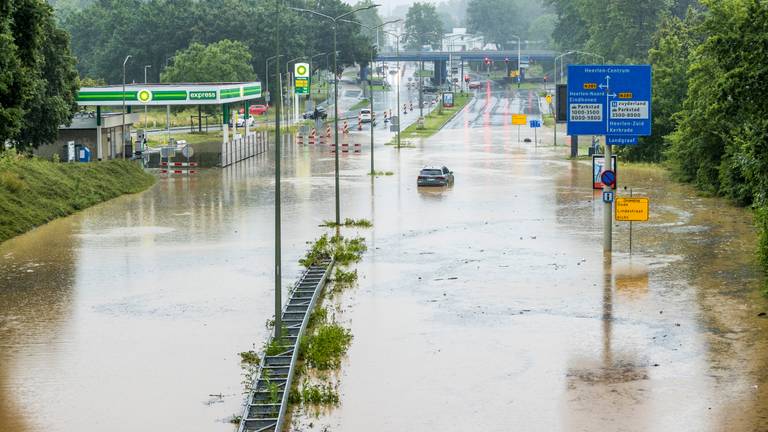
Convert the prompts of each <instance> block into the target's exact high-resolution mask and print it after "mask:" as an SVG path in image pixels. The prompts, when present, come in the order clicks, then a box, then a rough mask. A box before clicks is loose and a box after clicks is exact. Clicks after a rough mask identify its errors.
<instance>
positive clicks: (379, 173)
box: [368, 171, 395, 177]
mask: <svg viewBox="0 0 768 432" xmlns="http://www.w3.org/2000/svg"><path fill="white" fill-rule="evenodd" d="M368 175H374V176H376V177H379V176H391V175H395V173H394V172H392V171H376V172H374V173H368Z"/></svg>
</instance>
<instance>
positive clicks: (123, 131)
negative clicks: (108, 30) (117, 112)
mask: <svg viewBox="0 0 768 432" xmlns="http://www.w3.org/2000/svg"><path fill="white" fill-rule="evenodd" d="M131 57H133V56H131V55H128V56H126V57H125V60H124V61H123V127H122V129H121V130H120V134H121V135H122V138H121V139H120V144H121V145H122V146H123V151H122V153H123V160H125V135H126V134H125V65H126V64H128V60H130V58H131Z"/></svg>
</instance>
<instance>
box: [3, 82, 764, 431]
mask: <svg viewBox="0 0 768 432" xmlns="http://www.w3.org/2000/svg"><path fill="white" fill-rule="evenodd" d="M531 93H532V91H529V90H520V91H517V90H516V89H507V88H503V87H498V86H492V85H491V86H488V87H486V88H485V89H481V90H479V91H477V97H476V99H475V100H474V101H473V102H472V103H471V104H470V105H469V106H468V107H467V108H466V109H465V110H464V111H463V112H461V113H459V114H458V115H457V116H456V117H455V118H454V119H453V120H452V121H451V122H450V123H449V125H448V126H447V127H446V128H445V129H444V130H443V131H441V132H440V133H438V134H437V135H435V136H433V137H431V138H428V139H425V140H417V141H413V142H411V143H409V144H410V145H409V146H408V147H404V148H403V149H400V150H399V151H398V150H396V149H394V148H392V147H391V146H384V145H378V147H377V150H376V163H377V167H376V168H377V170H383V171H392V172H394V175H392V176H382V177H378V178H376V179H374V180H373V181H372V180H371V178H370V177H369V176H368V175H367V170H368V169H369V163H370V162H369V156H370V154H369V153H368V152H367V151H368V150H367V147H363V150H362V153H361V154H359V155H356V154H354V153H353V154H345V155H342V156H341V162H342V163H341V172H340V174H341V191H342V195H341V202H342V218H344V217H354V218H367V219H370V220H372V221H373V223H374V228H373V229H371V230H360V231H359V234H360V235H364V236H365V237H366V238H367V242H368V246H369V252H368V253H366V255H365V256H364V258H363V261H362V262H361V263H360V265H359V273H360V276H361V279H360V283H359V286H358V287H357V288H355V289H353V290H350V291H348V292H347V293H346V294H344V295H343V296H342V297H341V298H340V299H338V304H337V306H338V308H339V309H340V310H341V311H342V312H341V313H340V315H339V319H341V320H343V321H344V322H346V323H347V324H348V325H349V327H350V328H351V330H352V333H353V334H354V341H353V344H352V346H351V348H350V352H349V356H348V358H347V359H346V361H345V363H344V365H343V368H342V372H341V373H340V374H339V377H338V379H339V391H340V394H341V396H342V401H341V405H340V406H339V407H338V408H336V409H333V410H330V411H324V412H322V413H315V414H313V416H312V417H311V419H303V418H302V416H297V417H296V420H295V421H296V423H297V430H322V428H323V427H325V426H328V428H329V429H328V430H331V431H360V430H366V431H385V430H386V431H390V430H399V429H406V430H419V431H422V430H462V429H469V428H472V429H482V430H489V431H510V430H524V431H560V430H561V431H597V430H599V431H651V430H652V431H726V430H727V431H759V430H766V429H768V403H767V401H768V394H766V390H765V389H766V388H767V387H766V370H768V369H766V358H768V356H766V354H768V353H767V352H766V346H767V343H768V340H767V338H766V335H767V334H768V333H767V332H768V322H766V321H765V320H764V319H763V318H761V317H759V314H760V313H761V312H764V311H766V310H767V309H768V306H767V305H766V301H765V299H764V298H763V297H761V295H760V294H759V287H760V286H761V283H762V280H761V277H760V273H759V269H758V268H757V266H756V264H755V261H754V255H753V253H752V251H753V250H754V242H755V233H754V229H753V228H752V225H751V220H750V217H749V215H748V214H747V213H745V212H743V211H742V210H738V209H734V208H732V207H730V206H729V205H728V204H727V203H725V202H722V201H719V200H715V199H709V198H703V197H699V196H696V195H695V194H693V193H692V191H691V190H690V189H688V188H687V187H685V186H681V185H678V184H676V183H674V182H672V181H670V180H669V179H668V178H667V176H666V175H664V173H663V172H661V171H659V170H655V169H652V168H647V167H636V168H626V169H624V170H623V171H622V174H621V177H620V187H623V186H628V187H631V188H632V189H633V190H634V193H636V194H639V195H647V196H649V197H651V200H652V218H651V221H650V222H649V223H647V224H635V226H634V227H633V235H634V236H635V237H634V238H635V241H634V253H633V254H632V255H631V256H630V255H629V254H628V250H627V249H628V248H627V246H628V235H629V233H628V227H627V226H626V225H622V224H618V223H617V224H616V227H615V230H616V235H615V239H614V241H615V245H616V253H615V254H614V256H613V259H612V260H610V261H606V260H605V258H604V256H603V254H602V248H601V244H602V238H601V235H602V231H601V220H602V207H601V204H600V203H597V200H599V197H598V195H596V194H595V193H594V192H593V191H592V189H591V166H590V165H589V164H588V162H586V161H570V160H567V159H566V158H565V155H566V150H565V149H564V148H562V147H558V148H554V147H552V146H551V145H550V142H551V131H549V132H548V131H543V130H542V131H541V134H539V138H540V139H541V140H542V143H541V145H539V146H535V145H534V144H532V143H525V142H521V140H518V135H517V134H518V129H517V127H513V126H511V124H510V123H511V121H510V116H511V114H512V113H519V112H526V110H527V112H528V113H530V114H535V113H536V112H537V111H536V110H538V103H537V102H536V100H537V99H536V97H535V94H534V95H531ZM377 133H378V134H381V135H377V142H381V141H378V137H379V136H382V137H388V136H389V135H387V134H389V133H388V132H387V131H385V130H384V129H383V128H382V130H381V131H378V132H377ZM520 133H521V137H522V138H525V137H531V138H532V137H533V132H532V131H531V130H530V129H528V128H525V127H523V128H521V130H520ZM366 136H367V135H365V131H364V132H363V133H362V135H361V134H356V133H353V134H352V135H351V136H350V137H349V139H350V140H352V141H354V140H361V141H362V140H363V139H367V138H365V137H366ZM366 142H367V141H366ZM283 152H284V155H285V159H284V161H283V169H284V171H283V176H284V183H283V199H284V201H283V210H284V213H283V266H284V269H283V274H284V280H283V286H284V287H286V288H287V287H288V286H289V285H290V284H291V283H292V282H293V280H294V278H295V277H296V276H297V275H298V273H299V270H300V269H299V267H298V263H297V260H298V258H299V257H300V256H301V255H302V253H303V251H304V250H305V248H306V242H307V241H309V240H311V239H313V238H316V237H317V236H319V235H320V234H322V233H323V232H324V230H323V228H320V227H318V225H319V224H320V223H322V221H323V220H327V219H331V218H332V217H333V197H334V195H333V157H332V155H331V154H330V152H329V150H328V148H324V147H319V146H316V147H310V146H305V147H299V146H294V145H292V144H291V145H286V146H285V148H284V149H283ZM424 165H447V166H448V167H450V168H451V169H452V170H453V171H454V172H455V174H456V184H455V185H454V186H452V187H449V188H441V189H428V190H420V189H419V188H417V187H416V175H417V173H418V170H419V169H420V168H421V167H422V166H424ZM273 174H274V161H273V160H272V159H271V154H266V155H261V156H259V157H257V158H254V159H251V160H248V161H245V162H243V163H240V164H237V165H235V166H232V167H229V168H227V169H224V170H221V169H211V170H204V171H203V172H202V173H201V174H200V175H199V176H196V177H193V178H190V179H182V178H173V179H161V180H159V182H158V184H157V185H156V186H155V187H154V188H152V189H151V190H149V191H147V192H145V193H143V194H139V195H134V196H127V197H122V198H119V199H117V200H113V201H110V202H108V203H104V204H102V205H99V206H96V207H94V208H91V209H88V210H86V211H84V212H82V213H80V214H78V215H75V216H72V217H69V218H65V219H62V220H59V221H56V222H54V223H51V224H49V225H46V226H44V227H41V228H40V229H38V230H35V231H33V232H30V233H28V234H25V235H22V236H20V237H18V238H16V239H13V240H11V241H9V242H6V243H4V244H2V245H0V292H2V293H3V295H2V296H0V346H2V350H0V430H12V431H20V432H26V431H33V430H40V429H44V430H49V431H74V430H77V431H97V430H110V431H135V430H152V431H155V430H158V431H159V430H168V431H172V430H185V431H211V430H214V431H215V430H220V431H228V430H231V428H232V427H231V426H230V425H229V424H227V423H226V419H227V418H228V417H230V416H231V415H232V414H239V413H240V412H241V408H240V407H241V403H242V401H243V394H242V391H243V390H242V389H243V387H242V384H241V381H242V375H241V370H240V367H239V364H238V361H237V352H239V351H244V350H247V349H251V348H252V347H253V346H254V345H255V346H256V347H257V348H258V347H259V346H260V344H261V342H262V341H263V340H264V339H265V337H266V334H267V330H266V328H265V322H266V320H267V319H269V318H270V317H271V315H272V309H273V304H272V287H273V282H272V269H273V261H272V255H273V236H274V233H273V205H274V202H273V188H274V182H273V180H272V178H273V177H272V176H273ZM354 232H358V231H352V232H349V234H353V233H354ZM309 423H312V427H310V426H309Z"/></svg>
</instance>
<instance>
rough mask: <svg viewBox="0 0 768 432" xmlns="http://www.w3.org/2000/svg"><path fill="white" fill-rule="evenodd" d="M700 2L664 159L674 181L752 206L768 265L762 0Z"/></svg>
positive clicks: (767, 52) (767, 45) (767, 36)
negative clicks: (682, 94)
mask: <svg viewBox="0 0 768 432" xmlns="http://www.w3.org/2000/svg"><path fill="white" fill-rule="evenodd" d="M702 4H703V5H704V6H705V7H706V11H705V14H704V15H705V18H704V20H703V23H702V25H701V29H702V34H703V35H705V36H706V38H705V39H703V42H702V43H701V45H699V46H698V47H697V48H696V49H695V50H694V51H693V53H692V55H691V58H690V67H689V69H688V79H689V86H688V95H687V98H686V100H685V103H684V105H683V109H682V111H681V112H680V113H679V115H678V128H677V129H676V131H675V132H674V133H673V134H672V135H671V136H670V142H671V149H670V152H669V156H670V160H671V162H672V166H673V169H674V171H675V173H676V174H677V175H678V176H679V178H681V179H682V180H684V181H690V182H693V183H695V184H696V186H698V187H699V188H700V189H702V190H705V191H708V192H711V193H713V194H719V195H722V196H725V197H728V198H730V199H732V200H734V201H735V202H736V203H738V204H741V205H753V206H754V208H755V210H756V212H755V223H756V225H757V227H758V230H759V232H760V243H759V251H760V257H761V260H762V263H763V265H764V266H765V267H768V133H767V132H766V131H768V105H767V104H766V103H765V100H764V95H765V94H766V92H768V70H766V68H765V67H763V65H765V64H768V4H766V3H765V2H764V1H761V0H705V1H702Z"/></svg>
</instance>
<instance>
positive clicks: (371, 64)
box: [342, 19, 402, 180]
mask: <svg viewBox="0 0 768 432" xmlns="http://www.w3.org/2000/svg"><path fill="white" fill-rule="evenodd" d="M342 21H344V22H348V23H351V24H357V25H359V26H360V27H363V28H365V29H368V30H370V31H371V32H373V31H376V34H377V35H378V30H379V29H380V28H382V27H384V26H385V25H388V24H394V23H396V22H400V21H402V20H401V19H396V20H392V21H387V22H385V23H382V24H379V25H377V26H375V27H370V26H367V25H365V24H361V23H359V22H357V21H351V20H342ZM377 39H378V37H377ZM375 49H378V42H377V45H376V46H375V48H374V45H371V62H370V67H371V68H373V54H374V51H375ZM368 89H369V91H370V93H371V94H370V95H369V99H370V102H371V180H373V178H374V176H375V174H376V170H375V169H374V165H373V150H374V149H373V119H374V113H373V73H372V72H369V73H368Z"/></svg>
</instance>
